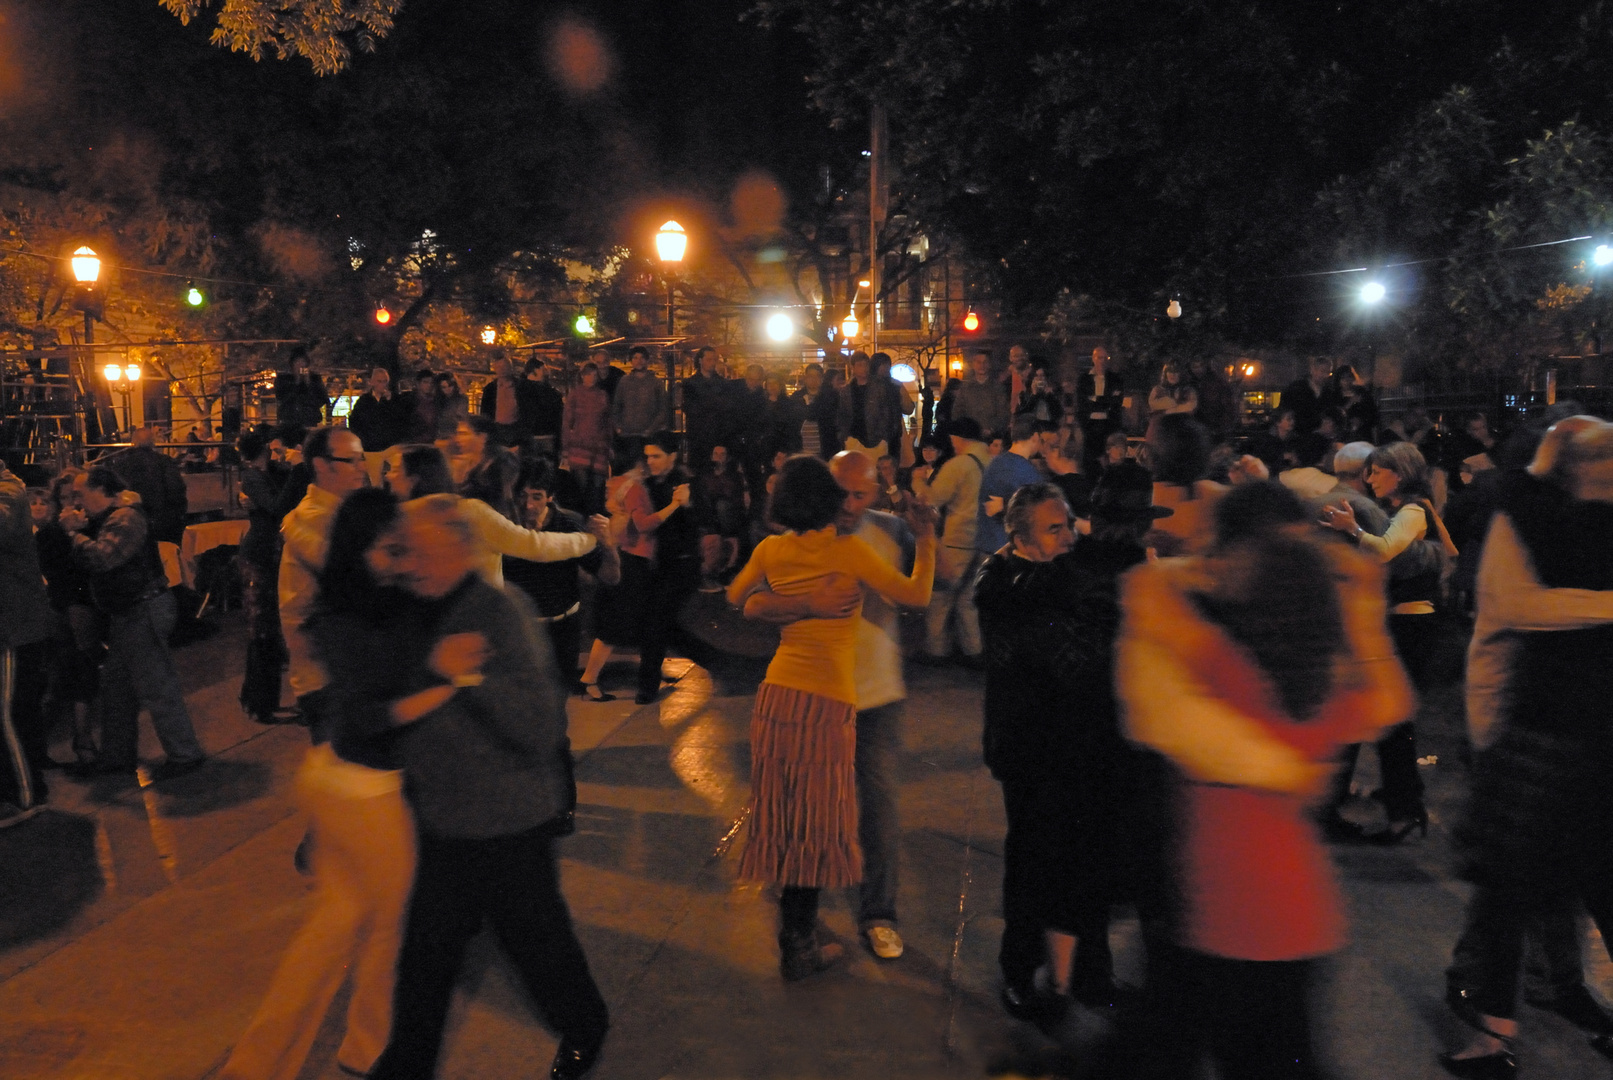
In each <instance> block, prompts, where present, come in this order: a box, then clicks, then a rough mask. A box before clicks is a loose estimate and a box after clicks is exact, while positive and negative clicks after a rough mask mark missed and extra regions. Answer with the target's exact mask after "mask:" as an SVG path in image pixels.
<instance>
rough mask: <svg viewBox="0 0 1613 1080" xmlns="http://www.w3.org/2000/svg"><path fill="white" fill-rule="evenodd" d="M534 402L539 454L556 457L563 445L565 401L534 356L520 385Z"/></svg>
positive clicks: (533, 418)
mask: <svg viewBox="0 0 1613 1080" xmlns="http://www.w3.org/2000/svg"><path fill="white" fill-rule="evenodd" d="M521 390H522V391H523V392H525V394H526V395H527V398H528V399H529V400H530V402H531V407H530V413H531V421H532V423H531V427H532V430H531V432H530V435H531V437H532V438H533V439H536V440H537V449H538V451H539V452H540V453H544V454H547V455H549V456H550V457H551V458H552V457H554V454H555V451H556V450H557V449H558V448H559V445H560V426H561V424H562V423H563V422H564V421H565V411H566V400H565V398H563V397H562V396H561V395H560V391H558V390H556V389H555V388H554V387H552V386H550V385H549V369H548V367H547V366H545V365H544V363H543V361H542V360H540V359H539V358H538V357H536V356H534V357H533V358H532V359H530V360H528V361H527V362H526V379H525V380H524V381H523V382H522V383H521Z"/></svg>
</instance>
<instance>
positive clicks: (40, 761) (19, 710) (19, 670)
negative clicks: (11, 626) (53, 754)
mask: <svg viewBox="0 0 1613 1080" xmlns="http://www.w3.org/2000/svg"><path fill="white" fill-rule="evenodd" d="M51 649H52V644H51V642H50V640H49V639H48V638H47V639H46V640H44V641H34V642H30V643H29V644H27V645H18V646H17V647H16V664H17V666H16V683H15V684H14V685H13V687H12V691H11V723H12V726H13V727H14V728H15V729H16V732H17V742H18V743H20V744H21V745H22V754H23V758H24V759H25V760H26V762H27V765H28V772H29V781H30V784H31V786H32V790H33V802H34V803H35V804H36V805H37V804H38V803H42V802H44V801H45V794H46V787H45V772H44V770H45V766H46V765H48V764H49V763H50V750H49V741H50V738H49V737H50V728H49V721H48V720H47V718H46V716H45V690H46V689H47V688H48V687H49V686H50V654H51ZM0 759H3V760H6V765H5V767H3V768H0V800H3V801H6V802H10V803H12V804H13V805H16V804H18V803H20V802H21V799H20V798H19V796H20V793H21V791H22V785H21V783H20V782H19V781H20V779H21V778H20V777H16V776H13V775H11V768H10V765H9V759H6V758H5V755H3V754H0Z"/></svg>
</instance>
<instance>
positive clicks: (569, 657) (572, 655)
mask: <svg viewBox="0 0 1613 1080" xmlns="http://www.w3.org/2000/svg"><path fill="white" fill-rule="evenodd" d="M544 625H545V626H546V627H548V629H549V639H550V640H551V641H553V642H554V657H555V660H556V661H558V662H559V664H560V677H561V678H562V679H564V680H565V681H566V689H567V690H568V691H571V690H575V689H576V688H577V685H578V683H580V682H582V665H581V664H579V663H578V662H577V661H578V659H579V657H581V655H582V612H581V611H580V610H579V611H577V612H575V613H573V614H571V615H567V616H566V617H565V618H564V619H560V620H558V621H555V622H550V623H545V624H544Z"/></svg>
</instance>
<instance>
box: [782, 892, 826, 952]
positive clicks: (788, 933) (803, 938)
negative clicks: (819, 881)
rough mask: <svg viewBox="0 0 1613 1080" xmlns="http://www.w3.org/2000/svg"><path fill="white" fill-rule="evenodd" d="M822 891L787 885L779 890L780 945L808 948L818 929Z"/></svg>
mask: <svg viewBox="0 0 1613 1080" xmlns="http://www.w3.org/2000/svg"><path fill="white" fill-rule="evenodd" d="M822 892H823V890H822V889H815V888H811V887H809V886H805V885H786V886H784V888H782V889H780V890H779V898H778V913H779V943H780V944H781V945H783V946H784V947H786V948H789V947H791V946H794V947H797V948H804V947H806V946H807V945H808V944H809V943H810V942H811V941H812V936H813V934H815V933H816V932H817V929H818V897H819V895H820V894H821V893H822Z"/></svg>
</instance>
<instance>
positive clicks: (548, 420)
mask: <svg viewBox="0 0 1613 1080" xmlns="http://www.w3.org/2000/svg"><path fill="white" fill-rule="evenodd" d="M498 391H499V385H498V380H497V379H489V380H487V384H486V385H485V386H483V387H482V400H481V404H480V405H479V406H478V411H479V412H480V413H481V414H482V415H483V416H485V417H487V418H488V419H489V420H491V419H493V418H495V417H496V416H498ZM565 407H566V402H565V399H564V398H562V397H561V396H560V392H559V391H558V390H556V389H555V388H554V387H552V386H550V385H548V384H547V383H539V382H533V381H532V380H531V379H519V378H518V379H516V380H515V427H516V434H517V437H518V438H520V439H526V438H529V437H531V436H533V435H550V436H553V435H558V434H560V415H561V413H562V411H564V409H565Z"/></svg>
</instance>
